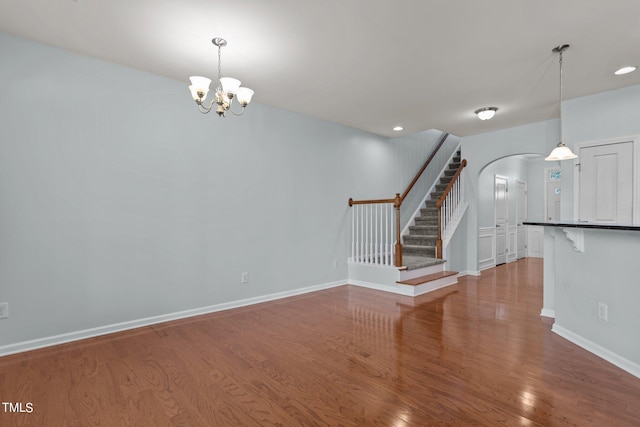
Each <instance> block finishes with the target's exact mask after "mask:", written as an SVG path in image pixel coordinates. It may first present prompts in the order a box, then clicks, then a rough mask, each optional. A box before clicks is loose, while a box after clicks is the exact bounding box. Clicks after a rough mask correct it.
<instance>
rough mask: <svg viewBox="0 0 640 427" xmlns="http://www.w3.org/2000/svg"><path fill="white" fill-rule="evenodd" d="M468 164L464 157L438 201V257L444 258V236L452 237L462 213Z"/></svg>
mask: <svg viewBox="0 0 640 427" xmlns="http://www.w3.org/2000/svg"><path fill="white" fill-rule="evenodd" d="M465 166H467V160H466V159H463V160H462V162H461V163H460V166H458V169H457V170H456V173H455V174H454V175H453V177H452V179H451V182H449V185H447V188H445V190H444V193H442V196H440V197H439V198H438V200H437V201H436V208H437V209H438V238H437V240H436V258H440V259H442V246H443V243H442V242H443V237H445V238H446V239H447V240H448V239H449V238H451V236H450V234H451V233H452V232H453V230H455V227H456V226H457V223H458V221H459V220H460V218H459V216H460V215H461V212H462V209H460V208H461V207H462V205H463V204H464V179H463V174H462V171H463V170H464V168H465Z"/></svg>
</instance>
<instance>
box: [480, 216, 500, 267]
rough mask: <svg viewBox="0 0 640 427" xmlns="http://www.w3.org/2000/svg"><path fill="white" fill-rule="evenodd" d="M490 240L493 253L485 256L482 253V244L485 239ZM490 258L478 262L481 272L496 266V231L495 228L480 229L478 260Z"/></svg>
mask: <svg viewBox="0 0 640 427" xmlns="http://www.w3.org/2000/svg"><path fill="white" fill-rule="evenodd" d="M487 238H488V239H490V241H491V253H489V254H486V255H484V254H483V253H481V252H480V242H481V241H482V240H483V239H487ZM481 256H485V257H486V256H488V257H486V258H482V259H479V260H478V268H479V269H480V271H482V270H486V269H487V268H491V267H495V266H496V229H495V227H480V228H479V229H478V258H480V257H481Z"/></svg>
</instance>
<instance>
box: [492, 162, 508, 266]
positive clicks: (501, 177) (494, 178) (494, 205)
mask: <svg viewBox="0 0 640 427" xmlns="http://www.w3.org/2000/svg"><path fill="white" fill-rule="evenodd" d="M498 179H502V180H504V181H506V186H505V191H504V198H505V205H506V206H505V210H506V212H505V217H506V222H505V226H504V234H505V242H504V251H505V255H504V262H505V264H506V263H507V262H508V260H509V177H508V176H504V175H498V174H495V175H494V176H493V228H494V230H495V236H496V245H495V247H494V253H493V258H494V260H495V262H496V265H498V220H497V219H498V215H497V209H496V188H497V185H496V181H497V180H498Z"/></svg>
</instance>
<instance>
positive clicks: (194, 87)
mask: <svg viewBox="0 0 640 427" xmlns="http://www.w3.org/2000/svg"><path fill="white" fill-rule="evenodd" d="M211 43H213V44H214V45H216V46H218V87H216V90H215V94H214V95H213V99H212V100H211V102H210V103H209V105H208V106H207V105H205V104H204V100H205V99H206V98H207V94H208V93H209V86H210V85H211V79H208V78H206V77H201V76H191V77H189V80H190V81H191V85H190V86H189V90H190V91H191V96H192V97H193V100H194V101H196V104H198V110H200V112H201V113H202V114H207V113H208V112H209V111H211V110H212V109H213V107H214V105H215V109H216V113H218V116H220V117H226V115H227V111H231V112H232V113H233V114H235V115H236V116H239V115H241V114H243V113H244V109H245V108H246V107H247V105H249V103H250V102H251V97H252V96H253V91H252V90H251V89H249V88H247V87H240V80H238V79H234V78H233V77H222V66H221V57H222V55H221V49H222V48H223V47H224V46H226V45H227V41H226V40H225V39H222V38H220V37H216V38H214V39H213V40H211ZM234 98H235V99H236V100H237V101H238V103H239V104H240V106H241V107H242V110H241V111H240V112H239V113H236V112H235V111H233V109H232V108H231V104H232V102H233V99H234Z"/></svg>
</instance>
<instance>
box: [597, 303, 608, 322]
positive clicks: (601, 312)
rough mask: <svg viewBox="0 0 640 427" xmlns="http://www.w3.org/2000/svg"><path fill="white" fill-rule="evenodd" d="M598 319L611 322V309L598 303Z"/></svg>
mask: <svg viewBox="0 0 640 427" xmlns="http://www.w3.org/2000/svg"><path fill="white" fill-rule="evenodd" d="M598 317H599V318H600V319H602V320H604V321H605V322H606V321H608V320H609V307H608V306H607V304H604V303H601V302H599V303H598Z"/></svg>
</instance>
